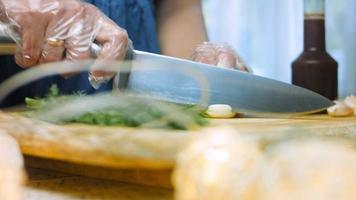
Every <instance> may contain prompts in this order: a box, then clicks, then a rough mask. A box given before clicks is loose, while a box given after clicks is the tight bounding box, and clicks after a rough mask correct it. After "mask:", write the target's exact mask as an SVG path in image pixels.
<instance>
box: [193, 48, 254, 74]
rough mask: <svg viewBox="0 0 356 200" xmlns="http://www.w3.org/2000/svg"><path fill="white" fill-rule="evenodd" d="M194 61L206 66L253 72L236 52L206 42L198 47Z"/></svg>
mask: <svg viewBox="0 0 356 200" xmlns="http://www.w3.org/2000/svg"><path fill="white" fill-rule="evenodd" d="M193 60H194V61H197V62H201V63H205V64H210V65H216V66H218V67H226V68H232V69H238V70H241V71H246V72H251V70H250V69H249V68H248V67H247V66H246V64H245V63H244V62H243V61H242V59H241V58H240V57H239V56H238V55H237V54H236V52H235V51H234V50H233V49H232V48H231V47H230V46H229V45H226V44H214V43H210V42H204V43H203V44H201V45H198V46H197V48H196V49H195V50H194V53H193Z"/></svg>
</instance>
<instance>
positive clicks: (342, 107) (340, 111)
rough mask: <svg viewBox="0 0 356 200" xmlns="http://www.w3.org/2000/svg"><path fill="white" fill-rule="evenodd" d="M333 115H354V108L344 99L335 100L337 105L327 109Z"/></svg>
mask: <svg viewBox="0 0 356 200" xmlns="http://www.w3.org/2000/svg"><path fill="white" fill-rule="evenodd" d="M327 111H328V114H329V115H330V116H332V117H348V116H350V115H352V113H353V110H352V109H351V108H350V107H349V106H348V105H347V104H346V103H344V102H342V101H335V105H334V106H332V107H330V108H328V109H327Z"/></svg>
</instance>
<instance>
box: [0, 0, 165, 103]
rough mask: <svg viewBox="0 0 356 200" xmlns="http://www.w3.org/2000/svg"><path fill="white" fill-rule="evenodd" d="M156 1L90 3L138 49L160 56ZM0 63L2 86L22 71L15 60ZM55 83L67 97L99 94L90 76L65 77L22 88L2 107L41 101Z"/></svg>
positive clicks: (0, 58) (4, 58)
mask: <svg viewBox="0 0 356 200" xmlns="http://www.w3.org/2000/svg"><path fill="white" fill-rule="evenodd" d="M153 1H154V0H87V2H88V3H91V4H93V5H95V6H97V7H98V8H99V9H100V10H101V11H103V12H104V13H105V14H106V15H107V16H108V17H110V18H111V19H112V20H113V21H114V22H116V23H117V24H118V25H119V26H120V27H122V28H124V29H126V30H127V32H128V34H129V37H130V39H131V40H132V42H133V45H134V47H135V49H137V50H142V51H148V52H152V53H159V44H158V39H157V32H156V24H155V13H154V3H153ZM0 63H1V68H0V82H3V81H4V80H6V79H7V78H9V77H10V76H12V75H14V74H16V73H18V72H20V71H22V70H23V69H22V68H20V67H19V66H17V65H16V64H15V62H14V58H13V56H0ZM54 83H55V84H57V85H58V87H59V88H60V90H61V91H62V92H63V93H66V94H68V93H72V92H75V91H83V92H85V93H88V94H90V93H93V92H96V91H95V90H94V89H93V88H92V87H91V85H90V84H89V81H88V73H87V72H85V73H81V74H80V75H77V76H74V77H71V78H69V79H65V78H63V77H62V76H52V77H48V78H44V79H42V80H40V81H36V82H34V83H31V84H28V85H26V86H24V87H22V88H19V89H18V90H16V91H15V92H13V93H12V94H11V95H10V96H8V98H7V99H6V100H5V101H3V102H1V103H0V107H4V106H11V105H16V104H19V103H23V102H24V98H25V97H42V96H43V95H45V94H46V93H47V92H48V89H49V87H50V86H51V85H52V84H54ZM111 87H112V84H111V83H107V84H105V85H103V86H102V87H101V88H100V89H99V90H98V91H105V90H110V89H111Z"/></svg>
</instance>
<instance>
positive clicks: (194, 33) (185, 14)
mask: <svg viewBox="0 0 356 200" xmlns="http://www.w3.org/2000/svg"><path fill="white" fill-rule="evenodd" d="M157 22H158V34H159V40H160V45H161V50H162V54H165V55H169V56H174V57H179V58H186V59H189V58H191V56H192V51H193V50H194V49H195V48H196V47H197V46H198V45H199V44H201V43H203V42H204V41H207V39H208V38H207V33H206V30H205V24H204V18H203V11H202V5H201V0H158V1H157Z"/></svg>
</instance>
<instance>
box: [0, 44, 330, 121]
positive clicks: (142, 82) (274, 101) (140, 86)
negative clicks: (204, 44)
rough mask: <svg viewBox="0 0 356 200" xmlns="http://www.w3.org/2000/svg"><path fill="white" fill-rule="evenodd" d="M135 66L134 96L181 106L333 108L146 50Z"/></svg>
mask: <svg viewBox="0 0 356 200" xmlns="http://www.w3.org/2000/svg"><path fill="white" fill-rule="evenodd" d="M7 46H8V44H7ZM0 49H1V46H0ZM0 52H1V51H0ZM131 66H132V69H131V72H130V76H129V78H128V81H127V89H128V90H129V91H130V92H135V93H138V94H142V95H149V96H155V97H160V98H163V99H165V100H168V101H172V102H175V103H181V104H199V105H201V106H208V105H211V104H228V105H230V106H231V107H232V108H233V109H234V110H235V111H238V112H242V113H248V114H257V115H269V114H280V115H294V114H306V113H313V112H319V111H322V110H324V109H325V108H327V107H329V106H331V105H333V103H332V102H331V101H330V100H328V99H327V98H325V97H323V96H321V95H319V94H317V93H314V92H312V91H310V90H307V89H304V88H301V87H298V86H294V85H290V84H287V83H283V82H279V81H276V80H272V79H268V78H264V77H260V76H257V75H253V74H249V73H246V72H240V71H236V70H231V69H224V68H219V67H216V66H211V65H206V64H201V63H196V62H192V61H188V60H183V59H178V58H173V57H168V56H163V55H157V54H152V53H147V52H143V51H137V50H133V60H132V61H131Z"/></svg>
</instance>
